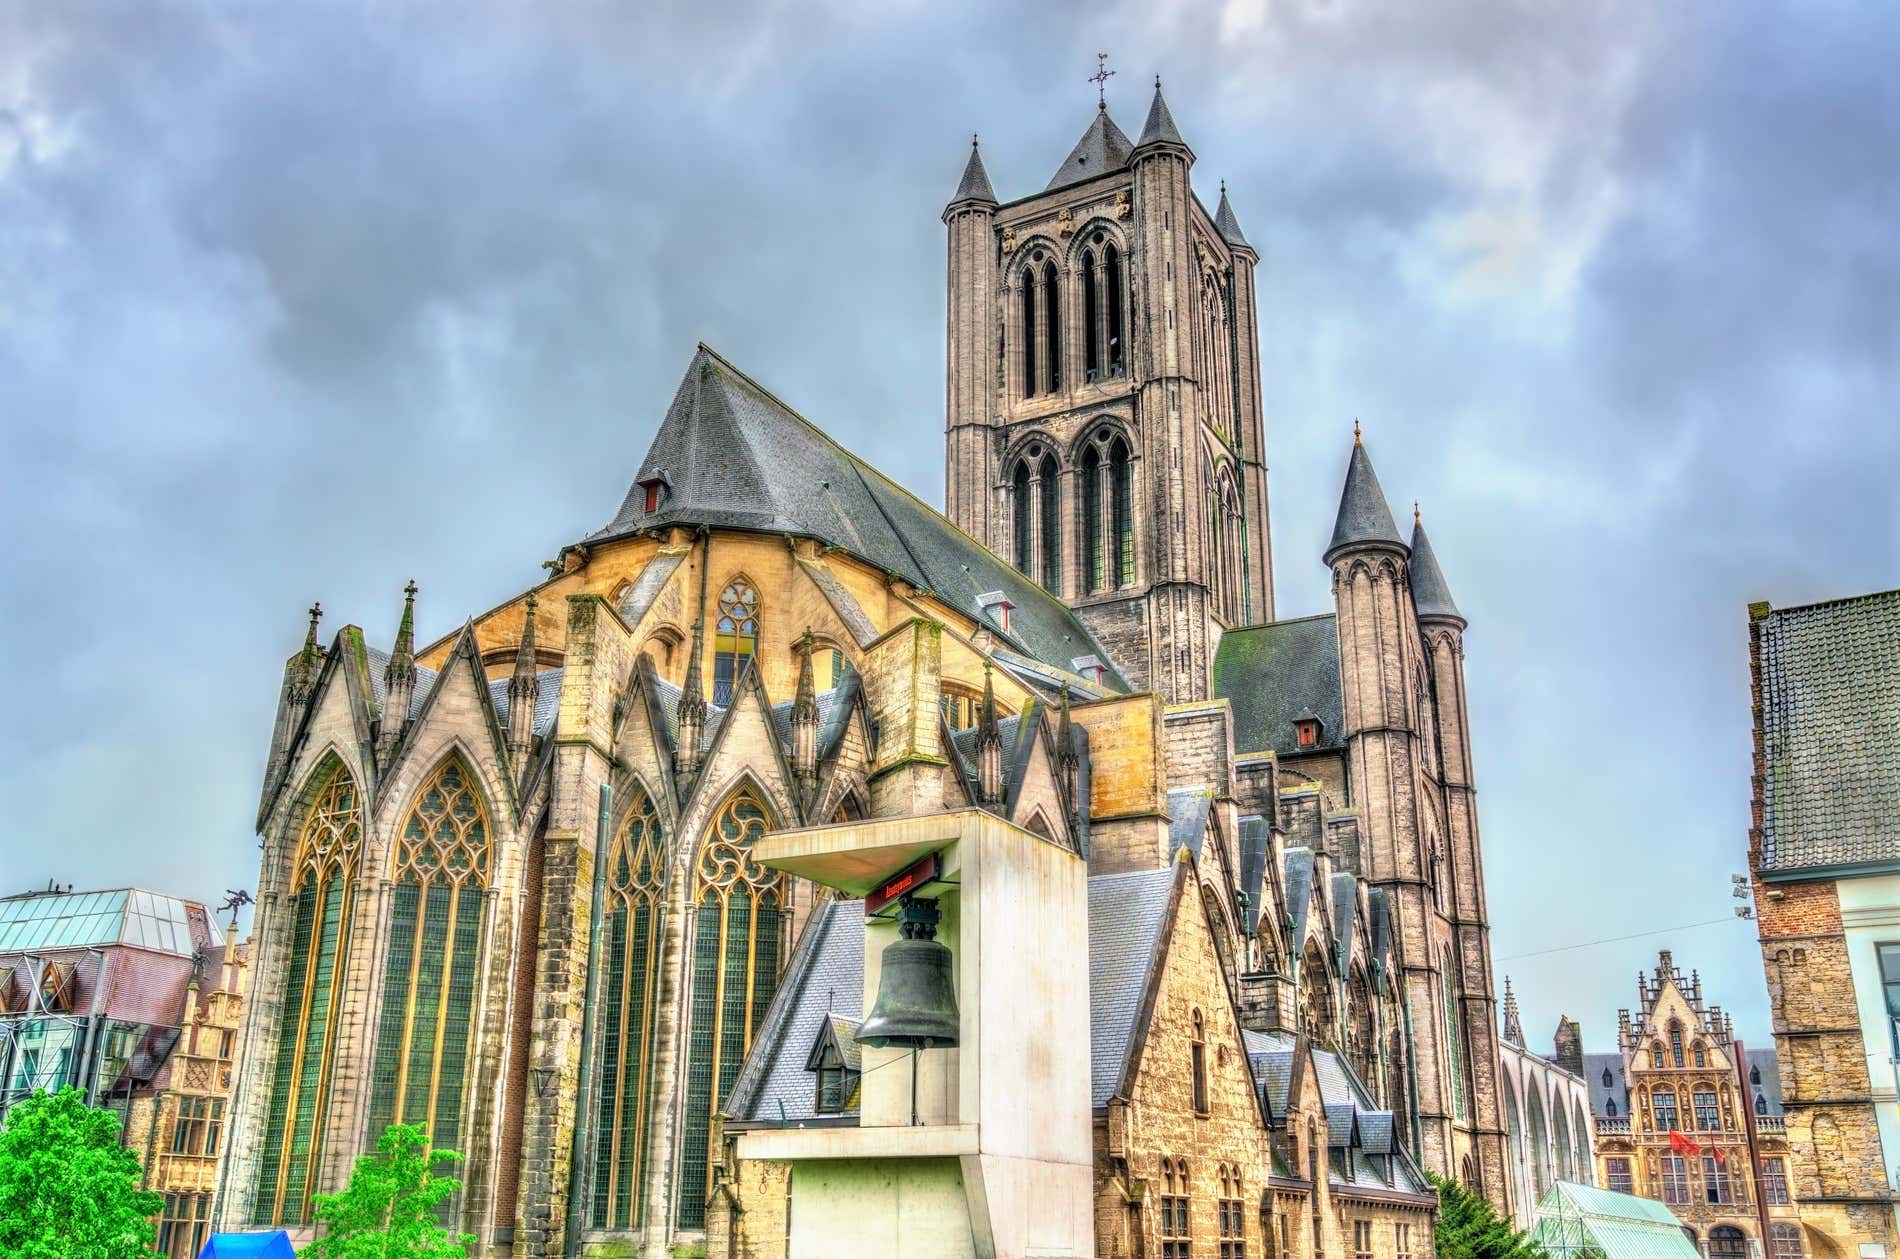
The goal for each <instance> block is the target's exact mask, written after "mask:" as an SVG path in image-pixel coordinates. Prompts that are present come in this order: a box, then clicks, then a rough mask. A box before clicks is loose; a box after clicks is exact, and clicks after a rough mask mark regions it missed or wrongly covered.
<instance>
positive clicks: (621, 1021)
mask: <svg viewBox="0 0 1900 1259" xmlns="http://www.w3.org/2000/svg"><path fill="white" fill-rule="evenodd" d="M608 862H609V864H608V867H607V903H606V906H605V910H606V912H605V913H604V914H603V916H602V918H601V931H602V933H603V940H602V944H603V948H602V950H601V952H602V964H603V966H604V971H603V975H602V978H603V985H602V994H603V995H602V1003H601V1016H602V1017H601V1049H600V1099H599V1113H598V1114H597V1116H596V1119H595V1123H594V1134H595V1135H594V1141H595V1144H594V1184H593V1195H594V1196H593V1221H594V1227H595V1228H637V1227H639V1224H640V1184H641V1182H642V1181H643V1180H644V1179H645V1172H646V1130H647V1107H648V1104H649V1100H650V1097H651V1074H652V1069H653V991H654V983H655V979H656V976H657V974H658V970H659V956H660V951H659V948H658V942H657V940H656V939H655V936H654V931H655V928H656V927H657V925H658V917H659V907H660V904H661V901H662V899H663V891H664V869H665V848H664V836H663V834H662V832H661V829H660V816H659V814H658V812H656V811H655V809H654V807H653V799H652V797H650V796H648V795H647V794H646V792H644V791H642V792H640V793H639V794H638V796H636V797H635V799H634V802H633V806H632V808H630V809H629V810H628V812H627V820H626V822H625V823H624V824H623V825H622V826H621V828H620V833H619V834H618V835H617V836H616V837H615V839H614V848H613V853H612V855H611V856H610V857H609V858H608Z"/></svg>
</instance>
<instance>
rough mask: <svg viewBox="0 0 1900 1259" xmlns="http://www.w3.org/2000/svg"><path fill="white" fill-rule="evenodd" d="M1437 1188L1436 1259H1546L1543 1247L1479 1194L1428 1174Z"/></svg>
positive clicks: (1452, 1181)
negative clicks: (1515, 1227) (1512, 1224)
mask: <svg viewBox="0 0 1900 1259" xmlns="http://www.w3.org/2000/svg"><path fill="white" fill-rule="evenodd" d="M1432 1186H1433V1187H1434V1188H1435V1189H1437V1190H1438V1231H1437V1233H1436V1236H1435V1240H1436V1242H1437V1247H1436V1248H1437V1251H1438V1259H1547V1257H1546V1255H1545V1253H1544V1248H1543V1247H1542V1246H1539V1245H1538V1244H1537V1243H1536V1242H1534V1241H1532V1240H1531V1239H1530V1238H1529V1237H1528V1236H1527V1235H1525V1234H1523V1233H1520V1232H1518V1231H1517V1230H1516V1229H1514V1228H1512V1227H1511V1222H1510V1221H1509V1220H1507V1219H1505V1218H1504V1217H1503V1216H1501V1215H1499V1214H1498V1213H1497V1212H1496V1211H1495V1210H1494V1209H1492V1206H1491V1202H1490V1200H1489V1199H1488V1198H1486V1197H1485V1196H1484V1195H1483V1194H1479V1193H1473V1192H1472V1191H1471V1190H1469V1189H1467V1188H1466V1187H1465V1186H1463V1185H1461V1184H1459V1183H1458V1182H1457V1181H1454V1180H1446V1179H1444V1178H1442V1177H1439V1176H1434V1177H1432Z"/></svg>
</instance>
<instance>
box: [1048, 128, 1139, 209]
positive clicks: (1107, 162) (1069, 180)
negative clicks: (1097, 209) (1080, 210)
mask: <svg viewBox="0 0 1900 1259" xmlns="http://www.w3.org/2000/svg"><path fill="white" fill-rule="evenodd" d="M1134 147H1135V146H1134V145H1132V144H1130V143H1129V142H1128V137H1127V136H1126V135H1124V134H1122V129H1121V128H1120V127H1118V126H1116V125H1115V120H1114V119H1113V118H1110V117H1109V116H1108V110H1107V109H1106V108H1103V109H1098V110H1096V111H1095V117H1093V118H1091V119H1089V129H1088V130H1087V131H1084V132H1083V133H1082V138H1081V139H1080V140H1077V141H1076V142H1075V147H1074V148H1073V149H1070V150H1069V156H1068V157H1067V158H1065V159H1064V160H1063V163H1062V165H1061V166H1060V167H1059V168H1058V169H1057V170H1056V173H1055V178H1053V179H1051V180H1050V181H1049V184H1048V187H1046V188H1044V189H1043V191H1044V192H1051V191H1053V190H1055V189H1057V188H1066V187H1068V186H1069V185H1070V184H1079V183H1081V182H1082V181H1083V180H1085V179H1094V178H1095V177H1096V176H1097V175H1105V174H1107V173H1108V172H1109V171H1115V170H1121V169H1123V168H1124V167H1126V166H1127V165H1128V155H1129V153H1131V152H1132V151H1133V150H1134Z"/></svg>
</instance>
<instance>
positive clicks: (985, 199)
mask: <svg viewBox="0 0 1900 1259" xmlns="http://www.w3.org/2000/svg"><path fill="white" fill-rule="evenodd" d="M963 201H976V202H982V203H985V204H988V205H995V204H996V190H995V189H994V188H992V187H990V174H989V172H988V171H986V170H984V169H983V152H982V150H981V149H979V148H978V147H977V143H976V133H975V132H971V133H970V160H969V161H967V162H965V163H964V164H963V178H962V179H961V180H959V181H958V183H957V191H956V194H955V195H954V196H952V197H951V198H950V204H951V205H956V204H958V203H959V202H963Z"/></svg>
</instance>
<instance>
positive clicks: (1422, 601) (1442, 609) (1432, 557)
mask: <svg viewBox="0 0 1900 1259" xmlns="http://www.w3.org/2000/svg"><path fill="white" fill-rule="evenodd" d="M1412 606H1413V608H1414V609H1416V611H1417V612H1418V619H1419V620H1421V621H1430V620H1442V621H1456V622H1458V624H1459V626H1460V627H1462V626H1463V625H1464V624H1465V618H1464V614H1463V613H1462V612H1460V611H1458V605H1457V604H1456V603H1453V602H1452V598H1451V587H1450V586H1448V585H1446V584H1445V573H1444V570H1443V569H1441V568H1439V566H1438V555H1437V553H1436V552H1434V551H1433V550H1432V542H1431V539H1430V538H1428V537H1426V536H1425V522H1424V520H1423V518H1422V517H1420V515H1419V512H1418V504H1416V503H1414V504H1412Z"/></svg>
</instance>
